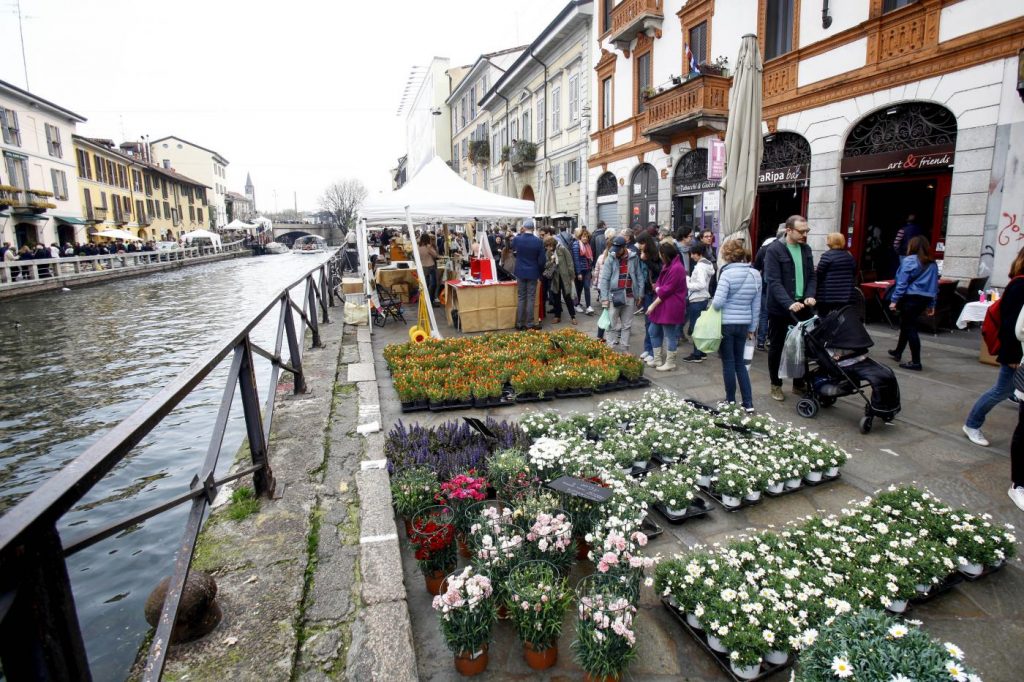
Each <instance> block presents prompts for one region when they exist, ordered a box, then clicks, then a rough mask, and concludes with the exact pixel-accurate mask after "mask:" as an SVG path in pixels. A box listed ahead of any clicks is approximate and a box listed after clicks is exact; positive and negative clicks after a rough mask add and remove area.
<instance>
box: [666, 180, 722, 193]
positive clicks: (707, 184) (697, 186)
mask: <svg viewBox="0 0 1024 682" xmlns="http://www.w3.org/2000/svg"><path fill="white" fill-rule="evenodd" d="M674 189H675V193H676V194H694V193H696V192H707V191H709V190H713V189H718V180H697V181H696V182H677V183H676V184H675V188H674Z"/></svg>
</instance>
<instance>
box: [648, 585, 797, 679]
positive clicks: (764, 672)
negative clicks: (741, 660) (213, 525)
mask: <svg viewBox="0 0 1024 682" xmlns="http://www.w3.org/2000/svg"><path fill="white" fill-rule="evenodd" d="M661 605H662V606H664V607H665V608H666V609H667V610H668V612H669V613H671V614H672V615H673V616H675V619H676V620H677V621H679V624H680V625H681V626H682V627H683V630H685V631H686V632H687V633H688V634H689V635H690V637H693V641H695V642H697V644H698V646H700V648H701V649H703V650H704V651H705V652H707V653H708V654H710V655H711V658H713V659H715V663H717V664H718V667H719V668H721V669H722V671H723V672H724V673H725V674H726V677H728V678H729V679H730V680H732V681H733V682H744V681H743V680H741V679H740V678H739V677H737V676H736V673H734V672H733V671H732V668H731V667H730V666H729V654H723V653H719V652H718V651H715V650H714V649H712V648H711V647H710V646H709V645H708V641H707V638H706V637H705V636H704V634H703V633H702V632H698V631H696V630H694V629H693V628H691V627H690V624H689V623H687V622H686V616H684V615H683V614H681V613H679V610H678V609H677V608H675V607H674V606H672V605H671V604H669V603H668V597H662V598H661ZM792 660H793V656H790V657H789V662H786V663H783V664H782V665H771V664H770V663H765V662H763V661H762V663H761V673H760V674H759V675H757V676H756V677H751V678H750V679H749V680H747V681H746V682H752V681H754V680H766V679H768V678H769V677H771V676H772V675H774V674H776V673H778V672H781V671H783V670H786V669H787V668H790V667H791V666H792V665H793V664H792Z"/></svg>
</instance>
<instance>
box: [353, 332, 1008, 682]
mask: <svg viewBox="0 0 1024 682" xmlns="http://www.w3.org/2000/svg"><path fill="white" fill-rule="evenodd" d="M579 319H580V321H581V324H580V326H579V329H581V330H583V331H585V332H587V333H593V331H594V328H595V321H596V318H593V317H587V316H580V318H579ZM567 323H568V320H566V322H564V323H563V324H561V325H557V327H552V326H551V325H547V326H546V327H545V328H546V329H553V328H561V327H563V326H566V325H567ZM634 328H636V327H634ZM870 331H871V333H872V336H873V337H874V339H875V341H876V346H875V348H874V349H873V351H872V356H873V357H874V358H875V359H876V360H878V361H879V362H882V363H883V364H887V365H890V366H893V367H894V369H895V371H896V374H897V377H898V379H899V382H900V388H901V391H902V404H903V412H902V413H901V415H900V416H899V417H898V418H897V420H896V422H895V423H894V424H892V425H888V426H883V425H882V424H881V423H880V422H879V421H877V420H876V422H875V428H874V430H873V431H872V432H871V433H870V434H867V435H862V434H861V433H860V432H859V430H858V420H859V418H860V416H861V415H862V413H863V403H862V402H861V401H860V399H859V398H857V397H856V396H854V397H850V398H843V399H841V400H840V401H839V402H838V403H837V404H836V406H834V407H832V408H829V409H826V410H822V412H821V413H820V414H819V416H818V417H817V419H816V420H813V421H811V420H804V419H803V418H801V417H799V416H797V415H796V411H795V405H796V399H795V396H793V395H792V394H789V393H787V399H786V401H785V402H783V403H777V402H775V401H773V400H771V399H770V398H769V397H768V389H769V382H768V373H767V356H766V354H764V353H757V354H756V356H755V358H754V363H753V368H752V381H753V385H754V404H755V407H756V408H757V409H758V410H760V411H762V412H766V413H769V414H771V415H772V416H774V417H776V418H778V419H781V420H784V421H793V422H797V423H799V424H801V425H805V426H810V427H814V428H816V429H817V430H818V431H819V432H820V433H822V434H823V435H825V436H826V437H828V438H832V439H835V440H836V441H838V442H839V443H840V444H841V445H843V446H844V447H845V448H847V449H848V450H849V451H850V452H851V453H852V455H853V457H852V458H851V460H850V461H849V462H848V463H847V465H846V466H845V467H844V469H843V476H842V478H841V479H840V480H838V481H836V482H834V483H831V484H828V485H824V486H821V487H818V488H807V489H804V490H801V491H798V492H796V493H794V494H791V495H787V496H785V497H782V498H778V499H770V500H766V501H765V502H763V503H761V504H759V505H756V506H753V507H750V508H747V509H742V510H740V511H737V512H733V513H726V512H724V511H722V510H721V509H719V508H716V509H715V510H714V511H713V512H712V514H710V515H709V516H708V517H707V518H705V519H698V520H693V521H690V522H687V523H685V524H683V525H680V526H671V525H669V524H667V523H666V522H665V521H664V519H661V517H660V516H658V515H657V513H655V514H654V515H653V518H654V519H656V520H657V521H658V522H659V523H660V524H661V525H662V526H663V527H664V528H665V533H664V534H663V535H662V536H661V537H660V538H658V539H656V540H655V541H652V543H651V544H649V545H648V552H652V553H656V552H660V553H662V554H665V555H668V554H672V553H675V552H679V551H685V549H686V548H687V547H691V546H693V545H694V544H696V543H706V542H717V541H720V540H724V539H726V538H728V537H729V536H731V535H734V534H736V533H738V532H740V531H742V530H744V529H749V528H765V527H767V526H770V525H781V524H784V523H786V522H787V521H789V520H791V519H793V518H795V517H798V516H803V515H806V514H810V513H814V512H816V511H824V512H836V511H839V510H840V509H841V508H842V507H843V506H844V505H845V504H846V503H847V502H849V501H850V500H853V499H857V498H861V497H863V496H865V495H869V494H872V493H874V492H875V491H876V490H878V489H879V488H881V487H884V486H887V485H888V484H890V483H910V482H913V483H916V484H918V485H923V486H926V487H928V488H930V489H931V490H932V491H933V492H935V493H936V494H937V495H939V496H940V497H941V498H942V499H943V500H945V501H946V502H949V503H951V504H962V505H967V506H969V507H970V508H971V509H973V510H975V511H978V512H988V513H991V514H992V515H993V516H994V517H995V519H996V520H997V521H999V522H1009V523H1013V524H1015V525H1017V526H1020V525H1022V524H1024V513H1022V512H1020V511H1019V510H1017V508H1016V507H1014V506H1013V504H1012V503H1011V502H1010V500H1009V498H1008V497H1007V495H1006V490H1007V488H1008V486H1009V454H1008V453H1009V442H1010V435H1011V433H1012V431H1013V427H1014V425H1015V424H1016V406H1015V405H1013V404H1011V403H1008V402H1007V403H1005V404H1002V405H999V406H997V407H996V409H994V410H993V411H992V412H991V414H990V415H989V418H988V421H987V422H986V424H985V427H984V430H985V433H986V434H987V435H988V437H989V439H990V440H991V441H992V445H991V447H988V448H981V447H978V446H975V445H972V444H971V443H970V442H968V441H967V439H966V438H965V437H964V436H963V433H962V432H961V431H960V427H961V425H962V424H963V420H964V417H965V416H966V414H967V412H968V411H969V410H970V407H971V405H972V404H973V402H974V400H975V399H976V398H977V397H978V396H979V395H980V394H981V393H983V392H984V391H985V390H986V389H987V388H988V387H989V386H990V385H991V383H992V382H993V381H994V380H995V374H996V370H995V368H993V367H989V366H987V365H982V364H980V363H978V362H977V350H976V349H977V347H978V346H977V345H976V344H974V345H972V344H971V343H970V341H965V339H969V338H970V337H969V336H968V335H969V334H973V336H974V338H975V339H977V338H978V337H977V332H976V331H975V332H956V334H958V336H957V337H953V338H952V341H953V342H950V340H951V337H950V336H949V335H948V334H946V335H943V336H940V337H930V336H925V337H924V351H923V364H924V366H925V370H924V371H923V372H909V371H906V370H902V369H899V368H895V363H892V362H889V360H888V358H887V356H886V354H885V349H887V348H891V347H893V346H894V345H895V333H894V332H892V331H891V330H888V329H885V328H880V327H872V328H871V329H870ZM442 332H443V333H445V334H446V335H451V334H452V331H451V330H450V329H449V328H448V327H447V326H446V325H442ZM407 339H408V336H407V331H406V329H405V328H404V327H400V326H397V325H392V324H391V323H389V324H388V325H387V326H386V327H385V328H383V329H374V335H373V349H374V358H375V362H376V365H377V376H378V378H379V385H380V395H381V415H382V418H383V428H384V431H385V432H386V431H387V430H388V429H390V427H391V426H392V425H393V424H394V422H395V421H397V420H398V419H403V420H404V421H405V422H421V423H427V424H433V423H439V422H443V421H447V420H450V419H459V418H461V417H463V416H491V417H494V418H495V419H499V420H500V419H517V418H519V417H520V416H521V415H523V414H525V413H529V412H532V411H534V410H535V409H537V408H535V407H532V406H513V407H506V408H499V409H495V410H487V411H480V410H465V411H457V412H447V413H438V414H434V413H428V412H421V413H415V414H409V415H402V414H401V411H400V406H399V404H398V401H397V396H396V395H395V393H394V390H393V388H392V386H391V384H390V380H389V378H388V373H387V369H386V366H385V364H384V362H383V360H382V359H381V350H382V349H383V347H384V346H385V345H386V344H388V343H401V342H404V341H405V340H407ZM641 348H642V336H639V337H638V336H637V335H634V338H633V342H632V350H633V352H637V353H638V352H640V350H641ZM686 350H688V349H686ZM682 354H683V353H680V355H682ZM647 376H649V377H650V378H652V379H653V381H654V384H655V386H657V387H662V388H667V389H671V390H673V391H676V392H677V393H679V394H680V395H682V396H686V397H692V398H696V399H698V400H702V401H705V402H711V403H714V402H716V401H717V400H719V399H721V398H722V397H723V389H722V378H721V364H720V362H719V361H718V360H717V358H715V357H711V358H709V359H707V360H705V361H704V362H703V363H700V364H696V365H686V364H683V363H680V369H678V370H676V371H673V372H667V373H662V372H654V371H648V373H647ZM642 393H643V392H642V391H641V390H635V391H626V392H621V393H617V394H614V397H616V398H621V399H630V398H636V397H639V396H640V395H642ZM598 402H599V400H598V399H596V398H579V399H571V400H556V401H554V402H549V403H544V404H543V408H541V409H544V410H555V411H558V412H560V413H570V412H577V411H579V412H585V411H591V410H594V409H595V408H596V406H597V403H598ZM402 556H403V565H404V575H405V585H406V591H407V594H408V603H409V611H410V616H411V620H412V631H413V639H414V640H415V643H416V660H417V668H418V671H419V675H420V679H422V680H454V679H458V675H457V674H456V673H455V672H454V669H453V667H452V659H451V655H450V654H449V652H448V651H447V649H446V648H445V646H444V642H443V641H442V639H441V636H440V632H439V629H438V626H437V622H436V618H435V616H434V613H433V612H432V610H431V609H430V598H429V596H428V595H427V593H426V590H425V589H424V586H423V579H422V576H421V575H420V572H419V570H418V569H417V568H416V564H415V561H413V559H412V557H411V555H410V553H409V552H408V550H407V548H403V551H402ZM585 570H592V568H591V567H590V566H589V565H586V564H584V565H582V566H581V567H579V568H577V575H574V576H573V577H574V579H575V578H578V577H580V576H582V575H583V572H584V571H585ZM912 613H913V616H912V617H915V618H919V619H921V620H922V621H924V626H925V628H926V629H927V630H928V631H929V632H930V633H932V634H933V635H934V636H936V637H938V638H941V639H942V640H943V641H946V640H950V641H955V642H956V643H958V644H959V645H960V646H961V647H962V648H963V649H964V650H965V651H966V652H967V661H968V663H969V664H970V665H972V666H975V667H976V668H977V669H978V670H979V671H980V672H981V673H982V675H983V677H984V679H986V680H989V681H1006V682H1009V681H1010V680H1016V679H1020V678H1019V675H1018V673H1014V672H1013V671H1014V670H1015V669H1016V666H1015V663H1016V661H1015V659H1016V649H1018V648H1019V645H1020V643H1021V642H1024V571H1022V569H1021V562H1020V560H1019V559H1017V560H1015V561H1014V562H1012V563H1011V564H1010V565H1008V566H1007V567H1006V568H1005V569H1004V570H1002V571H1000V572H998V573H996V574H994V575H992V576H989V577H988V578H985V579H983V580H980V581H978V582H975V583H964V584H962V585H960V586H958V587H956V588H954V589H953V590H951V591H950V592H948V593H946V594H945V595H942V596H940V597H938V598H936V599H934V600H933V601H931V602H929V603H928V604H925V605H922V606H916V607H914V609H913V612H912ZM638 627H639V632H640V637H639V640H640V655H639V656H638V658H637V661H636V662H635V663H634V664H633V665H632V666H631V668H630V669H629V670H628V671H627V674H626V679H631V680H652V681H653V680H669V679H672V680H678V679H680V678H683V679H690V680H720V679H725V677H724V675H723V674H722V673H721V671H719V670H718V668H717V667H716V666H715V664H714V663H713V662H712V661H711V660H710V658H709V657H708V656H707V655H706V654H705V653H704V652H703V651H702V650H701V649H699V648H698V647H697V645H696V644H695V643H694V642H692V641H691V640H690V639H689V637H688V635H686V634H685V632H684V631H683V630H682V628H681V627H680V626H679V625H678V624H677V623H676V622H675V621H674V620H673V619H672V617H671V616H670V615H669V614H668V612H666V611H665V610H664V609H663V608H662V607H661V606H660V603H659V602H658V601H657V598H656V596H655V595H654V594H653V591H652V590H649V589H645V590H644V592H643V594H642V597H641V615H640V617H639V619H638ZM571 640H572V627H571V614H570V616H568V617H567V627H566V628H565V629H564V631H563V636H562V640H561V641H560V643H559V662H558V665H557V666H556V667H555V668H553V669H552V670H550V671H548V672H547V673H546V674H538V673H535V672H533V671H531V670H529V669H528V668H527V667H526V665H525V662H524V661H523V659H522V656H521V655H520V653H519V652H520V650H521V647H520V645H519V644H518V642H517V641H516V639H515V636H514V633H513V632H512V629H511V627H510V625H509V624H507V623H504V622H502V623H499V624H498V626H497V628H496V632H495V641H494V642H493V644H492V645H491V647H490V664H489V667H488V672H487V673H486V674H485V675H483V676H482V677H481V679H493V680H516V679H531V680H577V679H582V677H583V674H582V672H581V670H580V669H579V667H578V666H576V665H575V664H574V662H573V661H572V652H571V651H570V649H569V644H570V642H571ZM787 678H788V673H786V674H784V675H783V674H780V675H777V676H776V679H780V680H781V679H787Z"/></svg>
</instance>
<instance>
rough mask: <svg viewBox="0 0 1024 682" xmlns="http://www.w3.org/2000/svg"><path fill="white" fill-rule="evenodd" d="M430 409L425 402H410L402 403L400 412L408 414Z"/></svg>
mask: <svg viewBox="0 0 1024 682" xmlns="http://www.w3.org/2000/svg"><path fill="white" fill-rule="evenodd" d="M429 409H430V404H429V403H428V402H427V401H426V400H412V401H409V402H407V403H402V412H403V413H405V414H408V413H409V412H423V411H425V410H429Z"/></svg>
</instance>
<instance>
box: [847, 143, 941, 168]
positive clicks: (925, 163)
mask: <svg viewBox="0 0 1024 682" xmlns="http://www.w3.org/2000/svg"><path fill="white" fill-rule="evenodd" d="M954 155H955V149H954V147H953V145H951V144H942V145H934V146H931V147H919V148H917V149H903V150H899V151H894V152H884V153H882V154H865V155H864V156H851V157H847V158H844V159H843V162H842V165H841V173H842V174H843V175H860V174H862V173H905V172H915V171H929V170H945V169H947V168H952V167H953V157H954Z"/></svg>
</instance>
